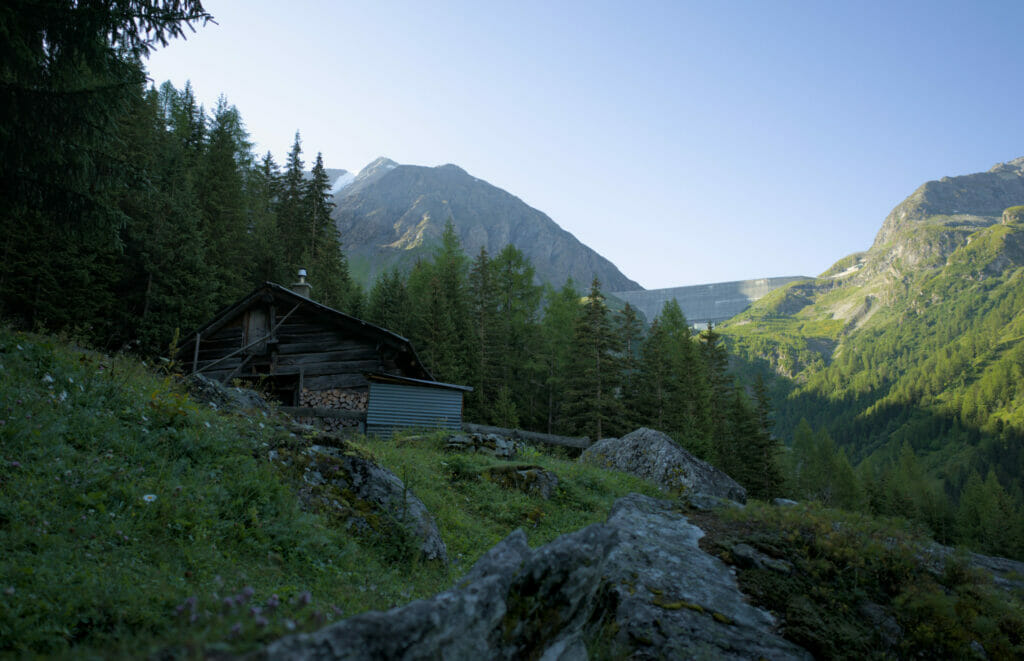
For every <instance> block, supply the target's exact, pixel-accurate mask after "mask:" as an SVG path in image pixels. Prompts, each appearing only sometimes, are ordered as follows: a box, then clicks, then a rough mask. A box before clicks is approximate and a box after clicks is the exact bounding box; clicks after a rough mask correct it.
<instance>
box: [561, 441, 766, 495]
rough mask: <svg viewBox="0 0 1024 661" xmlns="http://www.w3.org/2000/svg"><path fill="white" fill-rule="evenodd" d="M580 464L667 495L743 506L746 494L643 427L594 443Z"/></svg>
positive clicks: (708, 467)
mask: <svg viewBox="0 0 1024 661" xmlns="http://www.w3.org/2000/svg"><path fill="white" fill-rule="evenodd" d="M580 461H584V462H588V463H591V464H594V465H597V466H602V467H604V468H614V469H616V470H620V471H625V472H627V473H631V474H633V475H636V476H637V477H642V478H644V479H645V480H650V481H652V482H654V483H655V484H657V485H659V486H661V487H662V488H663V489H665V490H668V491H673V492H684V493H698V494H706V495H709V496H717V497H719V498H729V499H731V500H734V501H736V502H738V503H745V502H747V490H746V489H744V488H743V487H741V486H740V485H739V484H738V483H737V482H736V481H735V480H733V479H732V478H731V477H729V476H728V475H726V474H725V473H723V472H722V471H720V470H718V469H717V468H715V467H714V466H712V465H711V464H709V463H708V462H706V461H702V460H700V459H698V458H697V457H694V456H693V455H692V454H690V453H689V452H687V451H686V450H684V449H683V448H681V447H679V446H678V445H677V444H676V443H675V441H673V440H672V439H671V438H669V436H668V435H667V434H664V433H662V432H660V431H655V430H653V429H647V428H646V427H641V428H640V429H637V430H636V431H634V432H631V433H629V434H626V435H625V436H623V437H622V438H605V439H602V440H600V441H598V442H597V443H594V444H593V445H591V446H590V447H589V448H587V449H586V450H584V451H583V454H582V455H580Z"/></svg>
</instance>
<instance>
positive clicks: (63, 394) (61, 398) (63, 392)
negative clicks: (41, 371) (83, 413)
mask: <svg viewBox="0 0 1024 661" xmlns="http://www.w3.org/2000/svg"><path fill="white" fill-rule="evenodd" d="M67 398H68V391H67V390H61V391H60V395H58V396H57V401H58V402H63V401H64V400H65V399H67Z"/></svg>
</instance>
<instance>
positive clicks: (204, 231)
mask: <svg viewBox="0 0 1024 661" xmlns="http://www.w3.org/2000/svg"><path fill="white" fill-rule="evenodd" d="M119 7H120V5H119ZM208 18H209V14H208V13H207V12H205V11H204V10H203V8H202V6H201V4H200V3H199V2H184V3H173V4H166V3H152V2H133V3H128V5H127V6H125V7H124V8H123V9H120V8H114V7H109V8H107V9H105V10H104V9H103V8H102V6H101V7H99V8H95V9H89V8H87V7H81V6H73V7H69V8H67V9H62V10H61V9H56V8H54V9H53V10H52V11H50V12H46V11H38V10H31V9H26V10H25V11H7V12H4V14H3V16H2V17H0V20H2V21H3V34H4V42H5V45H4V47H3V48H4V51H3V56H4V63H5V65H4V68H3V70H2V72H0V75H2V77H3V78H2V82H3V86H4V89H5V94H4V100H3V102H2V105H0V153H2V154H3V158H2V159H0V186H2V190H3V199H4V204H3V205H0V315H2V316H3V317H5V318H10V319H16V320H19V322H20V323H22V324H24V325H26V326H29V327H38V328H48V329H53V330H66V331H68V332H71V333H73V334H74V335H75V336H76V337H79V338H81V339H83V340H87V341H89V342H91V343H93V344H95V345H97V346H100V347H104V348H121V347H134V348H138V349H140V350H142V351H144V352H155V351H164V352H166V350H167V345H168V343H169V342H170V341H171V339H172V337H173V335H174V331H175V329H181V330H182V331H183V332H184V331H187V330H188V329H190V328H193V327H195V326H197V325H199V324H200V323H201V322H203V321H205V320H206V319H207V318H208V317H209V316H210V315H211V314H212V313H213V311H215V310H216V309H218V308H219V307H221V306H223V305H225V304H227V303H229V302H231V301H233V300H234V299H236V298H237V297H239V296H240V295H242V294H243V293H246V292H248V291H249V290H251V289H252V288H253V286H254V283H257V282H260V281H263V280H275V281H280V282H286V283H287V282H291V281H292V280H293V279H294V273H295V269H296V268H297V267H298V266H300V265H302V266H306V267H307V268H309V269H310V270H312V271H315V272H316V273H317V281H318V294H319V296H320V299H321V300H322V301H324V302H326V303H328V304H331V305H336V306H342V307H344V306H356V307H357V306H358V292H356V291H355V290H354V288H353V287H351V286H350V284H349V281H348V273H347V268H346V266H345V263H344V260H343V259H339V256H340V254H341V253H340V252H339V249H338V238H337V233H336V232H335V231H334V226H333V223H332V221H331V220H330V214H331V210H332V209H333V204H332V202H331V195H330V191H329V184H328V178H327V176H326V173H325V172H324V167H323V162H322V159H321V158H320V156H319V154H318V155H317V157H316V159H315V160H314V161H313V162H312V163H311V165H312V177H308V176H305V175H304V168H305V166H306V164H305V162H304V160H303V156H302V147H301V143H300V140H299V135H298V134H297V133H296V136H295V143H294V146H293V148H292V150H291V152H290V153H289V154H288V156H287V159H286V163H285V166H284V168H283V170H282V168H281V167H279V166H278V165H277V163H276V162H275V161H274V158H273V157H272V155H270V154H269V153H268V154H266V155H264V156H262V157H259V158H257V157H256V156H254V155H253V154H252V153H251V145H250V143H249V136H248V134H247V133H246V130H245V125H244V122H243V120H242V118H241V114H240V113H239V112H238V110H237V109H236V108H235V107H234V106H232V105H231V104H230V103H229V102H228V101H227V100H226V99H224V98H221V100H220V101H219V102H218V104H217V107H215V108H212V109H204V108H203V107H201V106H199V105H198V104H197V102H196V99H195V96H194V94H193V92H192V90H191V88H190V87H189V86H186V87H185V89H183V90H178V89H175V88H174V87H173V86H172V85H170V84H169V83H165V84H163V85H161V86H160V87H159V88H154V87H153V86H152V85H150V84H149V82H148V81H147V80H146V76H145V69H144V67H143V58H144V56H145V55H146V54H147V53H148V52H149V51H150V50H151V49H153V48H156V47H158V46H161V45H165V44H166V43H167V41H168V40H169V39H172V38H174V37H176V36H181V35H182V34H183V31H185V30H187V26H188V25H190V24H196V25H201V24H202V23H204V22H205V21H206V20H207V19H208Z"/></svg>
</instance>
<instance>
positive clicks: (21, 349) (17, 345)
mask: <svg viewBox="0 0 1024 661" xmlns="http://www.w3.org/2000/svg"><path fill="white" fill-rule="evenodd" d="M14 346H16V347H18V351H24V350H25V349H23V348H22V346H21V345H20V344H15V345H14Z"/></svg>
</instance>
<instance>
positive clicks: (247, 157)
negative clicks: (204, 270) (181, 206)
mask: <svg viewBox="0 0 1024 661" xmlns="http://www.w3.org/2000/svg"><path fill="white" fill-rule="evenodd" d="M186 149H190V148H189V147H186ZM250 149H251V143H250V142H249V136H248V133H247V132H246V131H245V128H244V126H243V124H242V119H241V116H240V115H239V113H238V110H237V109H236V108H235V107H234V106H232V105H229V104H228V102H227V99H225V98H224V97H223V96H221V97H220V98H219V99H218V101H217V108H216V110H215V112H214V115H213V117H212V118H211V120H210V122H209V129H208V131H207V141H206V146H205V149H204V151H203V153H202V154H201V156H200V159H199V163H198V168H197V169H198V177H197V178H196V193H197V196H198V198H199V206H200V210H201V213H202V228H203V235H204V236H205V240H206V245H207V248H208V253H207V255H208V260H209V262H210V263H209V264H208V265H209V267H210V269H211V271H212V274H211V275H212V279H211V280H210V282H209V283H208V285H207V286H208V288H210V289H212V290H213V291H214V292H215V297H216V299H217V301H218V302H219V304H220V305H225V304H227V303H228V302H230V301H232V300H235V299H237V298H238V297H239V296H241V295H243V294H245V293H246V292H247V291H248V290H249V289H251V288H252V282H251V281H250V279H249V277H248V276H249V269H250V264H251V259H252V257H253V255H252V254H251V252H250V251H249V250H248V248H249V246H250V244H249V243H248V241H247V239H248V236H247V234H248V232H247V227H246V225H247V218H246V215H247V206H248V205H247V200H246V192H245V177H246V170H247V169H248V167H249V166H250V164H251V159H252V156H251V154H250V151H249V150H250Z"/></svg>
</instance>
